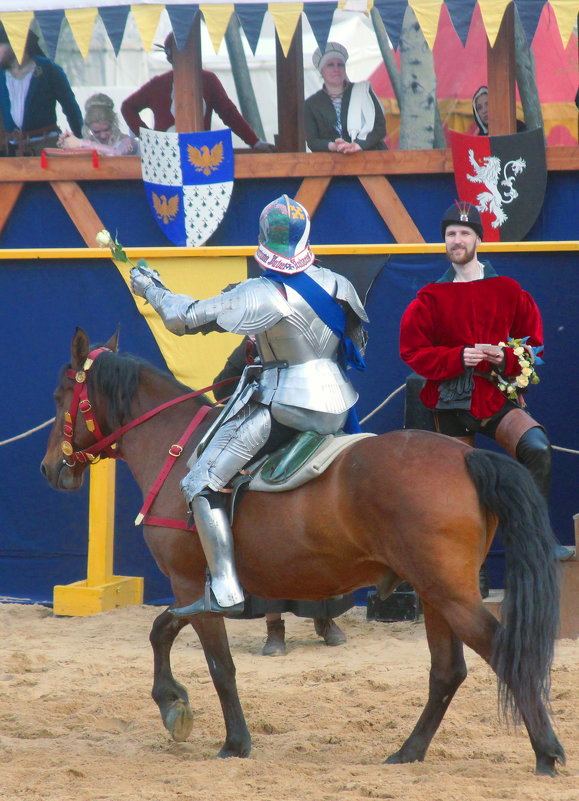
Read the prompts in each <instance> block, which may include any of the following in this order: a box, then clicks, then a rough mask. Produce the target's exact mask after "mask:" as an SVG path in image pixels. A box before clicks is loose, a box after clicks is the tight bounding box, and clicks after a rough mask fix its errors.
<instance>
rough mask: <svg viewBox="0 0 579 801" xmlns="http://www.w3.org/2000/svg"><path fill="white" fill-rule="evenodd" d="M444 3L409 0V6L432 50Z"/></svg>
mask: <svg viewBox="0 0 579 801" xmlns="http://www.w3.org/2000/svg"><path fill="white" fill-rule="evenodd" d="M442 2H443V0H408V5H409V6H410V8H411V9H412V10H413V11H414V14H415V15H416V19H417V20H418V24H419V25H420V30H421V31H422V35H423V36H424V38H425V39H426V44H427V45H428V47H429V48H430V49H431V50H432V47H433V45H434V40H435V39H436V32H437V31H438V18H439V17H440V9H441V8H442Z"/></svg>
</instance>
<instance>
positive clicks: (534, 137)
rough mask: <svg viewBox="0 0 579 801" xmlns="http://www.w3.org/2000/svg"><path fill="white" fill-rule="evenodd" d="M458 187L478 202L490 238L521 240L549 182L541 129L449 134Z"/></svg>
mask: <svg viewBox="0 0 579 801" xmlns="http://www.w3.org/2000/svg"><path fill="white" fill-rule="evenodd" d="M450 145H451V148H452V160H453V164H454V179H455V183H456V190H457V192H458V196H459V197H460V199H461V200H463V201H467V202H468V203H471V204H472V205H473V206H476V207H477V209H478V210H479V212H480V215H481V221H482V224H483V228H484V240H485V242H518V241H520V240H521V239H522V238H523V237H524V236H525V235H526V234H527V233H528V232H529V230H530V229H531V228H532V226H533V223H534V222H535V220H536V219H537V217H538V216H539V212H540V211H541V208H542V206H543V200H544V197H545V187H546V185H547V162H546V157H545V140H544V134H543V129H542V128H536V129H535V130H532V131H522V132H521V133H516V134H509V135H506V136H469V135H467V134H461V133H457V132H456V131H451V132H450Z"/></svg>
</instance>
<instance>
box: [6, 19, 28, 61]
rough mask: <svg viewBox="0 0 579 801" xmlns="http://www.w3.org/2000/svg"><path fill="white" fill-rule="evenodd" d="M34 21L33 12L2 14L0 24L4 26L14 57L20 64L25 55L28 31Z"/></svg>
mask: <svg viewBox="0 0 579 801" xmlns="http://www.w3.org/2000/svg"><path fill="white" fill-rule="evenodd" d="M33 19H34V12H33V11H8V12H5V13H4V14H0V22H2V24H3V25H4V30H5V31H6V36H7V37H8V41H9V42H10V47H11V48H12V50H14V55H15V56H16V58H17V59H18V63H19V64H20V62H21V61H22V56H23V55H24V48H25V46H26V38H27V36H28V29H29V28H30V23H31V22H32V20H33Z"/></svg>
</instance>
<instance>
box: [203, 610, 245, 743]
mask: <svg viewBox="0 0 579 801" xmlns="http://www.w3.org/2000/svg"><path fill="white" fill-rule="evenodd" d="M189 620H190V622H191V624H192V626H193V628H194V629H195V631H196V632H197V634H198V636H199V640H200V642H201V645H202V647H203V651H204V653H205V659H206V660H207V665H208V667H209V672H210V674H211V678H212V679H213V684H214V686H215V689H216V690H217V695H218V696H219V701H220V703H221V709H222V710H223V718H224V720H225V732H226V737H225V742H224V743H223V746H222V747H221V750H220V751H219V753H218V754H217V756H218V757H222V758H226V757H246V756H248V755H249V752H250V751H251V736H250V734H249V730H248V728H247V724H246V722H245V716H244V714H243V710H242V708H241V703H240V701H239V695H238V694H237V683H236V681H235V665H234V664H233V659H232V657H231V651H230V650H229V641H228V639H227V631H226V630H225V621H224V620H223V618H222V617H221V616H220V615H195V616H194V617H192V618H189Z"/></svg>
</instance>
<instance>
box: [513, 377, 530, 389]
mask: <svg viewBox="0 0 579 801" xmlns="http://www.w3.org/2000/svg"><path fill="white" fill-rule="evenodd" d="M515 381H516V384H517V386H518V387H521V389H522V388H523V387H526V386H528V385H529V379H528V378H527V376H526V375H518V376H517V377H516V379H515Z"/></svg>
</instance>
